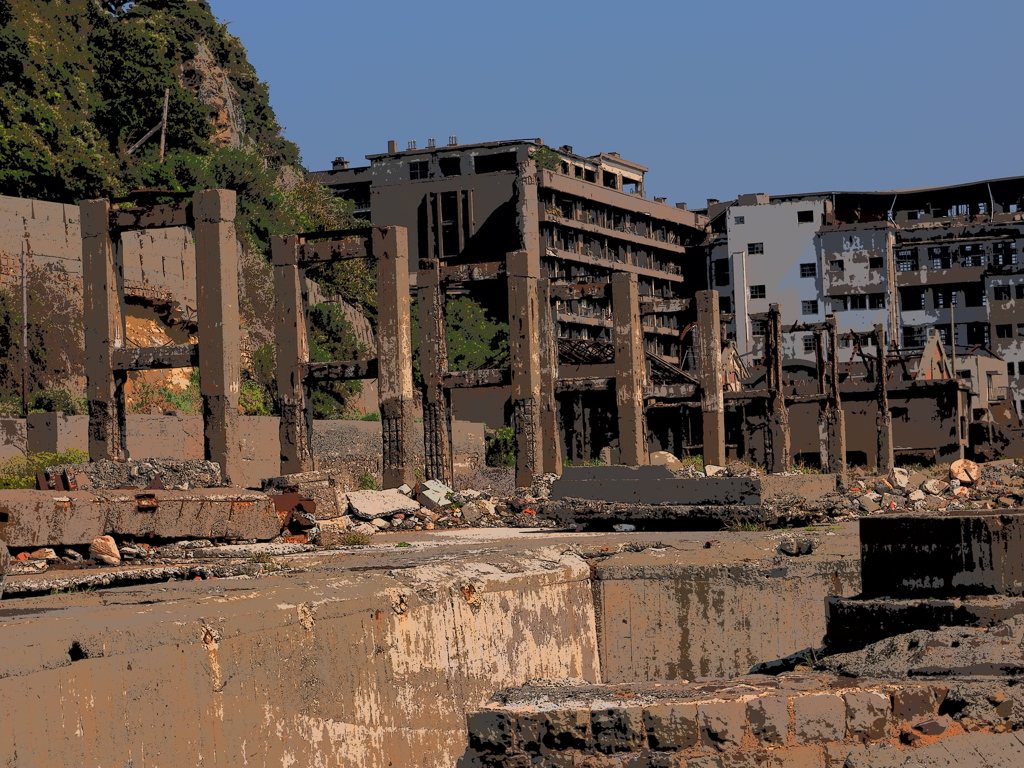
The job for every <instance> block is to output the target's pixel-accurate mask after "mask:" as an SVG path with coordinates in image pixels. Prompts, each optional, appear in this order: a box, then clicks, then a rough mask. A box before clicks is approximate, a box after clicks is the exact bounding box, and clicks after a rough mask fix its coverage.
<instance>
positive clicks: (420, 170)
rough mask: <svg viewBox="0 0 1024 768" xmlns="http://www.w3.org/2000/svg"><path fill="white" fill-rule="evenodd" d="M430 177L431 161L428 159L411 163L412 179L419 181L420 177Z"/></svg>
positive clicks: (410, 176) (410, 177) (410, 172)
mask: <svg viewBox="0 0 1024 768" xmlns="http://www.w3.org/2000/svg"><path fill="white" fill-rule="evenodd" d="M429 178H430V163H428V162H427V161H426V160H421V161H419V162H416V163H409V179H410V180H411V181H418V180H419V179H429Z"/></svg>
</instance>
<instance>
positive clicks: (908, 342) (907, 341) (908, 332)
mask: <svg viewBox="0 0 1024 768" xmlns="http://www.w3.org/2000/svg"><path fill="white" fill-rule="evenodd" d="M924 330H925V329H924V328H917V327H914V326H909V325H908V326H904V327H903V346H904V347H923V346H924Z"/></svg>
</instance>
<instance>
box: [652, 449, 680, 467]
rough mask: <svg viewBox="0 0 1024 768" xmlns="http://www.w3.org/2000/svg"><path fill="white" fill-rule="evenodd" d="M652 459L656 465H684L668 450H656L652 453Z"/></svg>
mask: <svg viewBox="0 0 1024 768" xmlns="http://www.w3.org/2000/svg"><path fill="white" fill-rule="evenodd" d="M650 461H651V464H653V465H655V466H659V467H668V468H669V469H679V468H680V467H682V466H683V462H681V461H680V460H679V459H678V458H676V456H675V455H674V454H671V453H669V452H668V451H654V453H652V454H651V459H650Z"/></svg>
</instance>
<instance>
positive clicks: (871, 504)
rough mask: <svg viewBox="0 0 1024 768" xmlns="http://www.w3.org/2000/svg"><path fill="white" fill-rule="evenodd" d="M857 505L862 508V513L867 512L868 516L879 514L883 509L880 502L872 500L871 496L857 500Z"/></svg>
mask: <svg viewBox="0 0 1024 768" xmlns="http://www.w3.org/2000/svg"><path fill="white" fill-rule="evenodd" d="M857 504H858V506H859V507H860V509H861V512H867V513H868V514H871V513H872V512H877V511H878V510H880V509H881V507H880V506H879V504H878V502H877V501H875V500H874V499H872V498H871V497H870V496H861V497H860V498H859V499H857Z"/></svg>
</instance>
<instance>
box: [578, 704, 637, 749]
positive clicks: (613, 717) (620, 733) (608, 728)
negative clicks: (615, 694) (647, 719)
mask: <svg viewBox="0 0 1024 768" xmlns="http://www.w3.org/2000/svg"><path fill="white" fill-rule="evenodd" d="M590 727H591V730H592V732H593V734H594V746H595V747H597V749H598V750H600V751H601V752H604V753H605V754H610V753H613V752H630V751H633V750H637V749H640V748H642V747H643V746H645V745H646V744H647V731H646V729H645V728H644V717H643V709H642V708H641V707H621V708H620V707H616V708H613V709H597V710H594V711H593V712H591V713H590Z"/></svg>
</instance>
